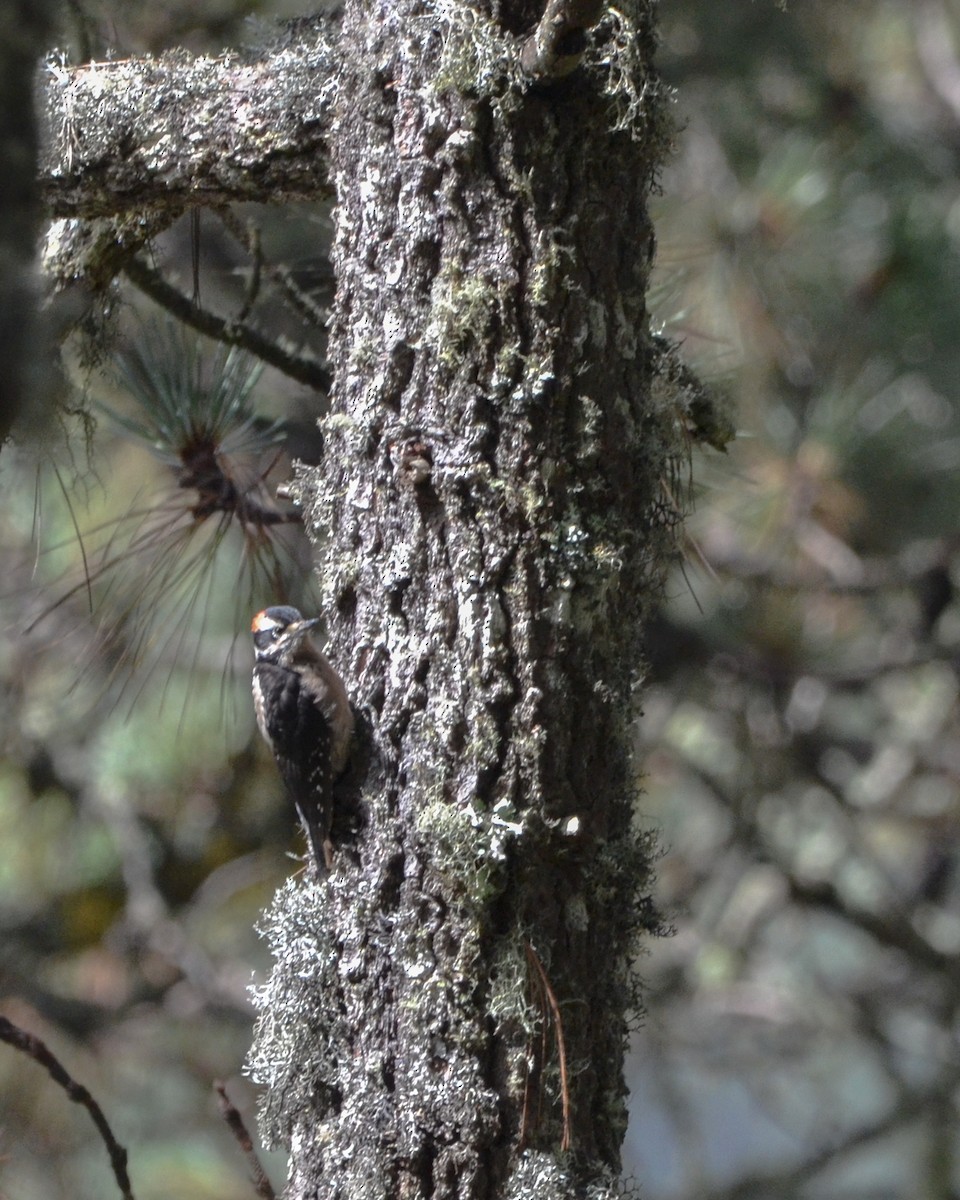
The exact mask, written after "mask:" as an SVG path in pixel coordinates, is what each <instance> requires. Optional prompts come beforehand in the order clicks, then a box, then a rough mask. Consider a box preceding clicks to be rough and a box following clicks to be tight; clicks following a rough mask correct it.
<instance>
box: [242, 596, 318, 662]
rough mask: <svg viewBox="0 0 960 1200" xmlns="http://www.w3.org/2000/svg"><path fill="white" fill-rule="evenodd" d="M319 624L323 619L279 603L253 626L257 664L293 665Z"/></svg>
mask: <svg viewBox="0 0 960 1200" xmlns="http://www.w3.org/2000/svg"><path fill="white" fill-rule="evenodd" d="M319 624H320V618H319V617H309V618H304V617H303V616H302V614H301V613H300V611H299V610H298V609H296V608H292V607H291V606H290V605H289V604H275V605H273V606H272V607H271V608H265V609H263V610H262V611H261V612H258V613H257V615H256V616H255V617H254V618H253V623H252V624H251V626H250V632H251V633H252V634H253V648H254V652H255V654H256V656H257V662H270V663H280V664H281V665H282V664H283V663H286V662H289V660H290V659H291V658H292V657H293V655H294V654H296V652H297V650H298V648H299V647H300V645H301V644H302V643H303V641H304V639H305V638H306V637H308V636H309V634H310V632H311V631H312V630H313V629H315V628H316V627H317V625H319Z"/></svg>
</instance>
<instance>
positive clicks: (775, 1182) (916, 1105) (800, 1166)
mask: <svg viewBox="0 0 960 1200" xmlns="http://www.w3.org/2000/svg"><path fill="white" fill-rule="evenodd" d="M958 1082H960V1073H957V1072H956V1071H953V1072H951V1073H950V1074H949V1075H948V1076H947V1077H945V1078H944V1079H942V1080H940V1081H939V1082H938V1083H937V1084H936V1086H934V1087H931V1088H925V1089H923V1090H920V1091H904V1093H903V1094H902V1095H901V1097H900V1100H899V1102H898V1103H897V1104H895V1105H894V1106H893V1107H892V1108H891V1109H890V1111H889V1112H887V1113H885V1114H884V1115H883V1116H882V1117H879V1118H878V1119H877V1120H876V1121H872V1122H870V1123H869V1124H866V1125H862V1126H861V1127H860V1128H859V1129H855V1130H854V1131H853V1132H852V1133H848V1134H846V1135H845V1136H843V1137H838V1138H836V1139H835V1140H833V1141H830V1142H827V1143H826V1144H825V1145H823V1146H821V1147H820V1148H819V1149H817V1150H814V1151H813V1153H812V1154H810V1155H809V1157H807V1158H805V1159H804V1160H803V1162H800V1163H797V1164H796V1165H795V1166H793V1167H788V1168H786V1169H784V1170H779V1171H770V1172H767V1173H764V1174H760V1173H757V1174H754V1175H745V1176H743V1177H742V1178H740V1179H738V1180H737V1181H736V1182H735V1183H733V1184H731V1185H730V1186H729V1187H720V1188H714V1189H713V1190H710V1191H706V1192H704V1194H703V1200H758V1198H759V1197H771V1196H793V1195H795V1194H796V1191H797V1189H798V1188H800V1187H802V1186H803V1185H804V1184H805V1183H807V1182H808V1181H809V1180H811V1179H813V1178H814V1177H815V1176H816V1175H817V1174H818V1173H819V1172H820V1171H823V1170H825V1169H827V1168H828V1167H831V1166H833V1164H834V1163H835V1162H836V1160H837V1159H839V1158H842V1157H843V1156H844V1155H847V1154H851V1153H853V1152H854V1151H856V1150H859V1149H860V1148H861V1147H863V1146H865V1145H868V1144H869V1143H870V1142H875V1141H877V1140H879V1139H880V1138H884V1137H888V1136H889V1135H890V1134H892V1133H893V1132H894V1131H896V1130H898V1129H900V1128H902V1127H903V1126H904V1125H906V1124H908V1123H909V1122H910V1121H913V1120H916V1118H917V1117H919V1116H921V1115H922V1114H923V1113H925V1112H926V1111H927V1110H928V1109H929V1107H930V1106H931V1105H937V1104H943V1103H944V1102H945V1101H946V1102H949V1101H950V1099H951V1096H952V1093H953V1090H954V1089H955V1088H956V1086H957V1084H958Z"/></svg>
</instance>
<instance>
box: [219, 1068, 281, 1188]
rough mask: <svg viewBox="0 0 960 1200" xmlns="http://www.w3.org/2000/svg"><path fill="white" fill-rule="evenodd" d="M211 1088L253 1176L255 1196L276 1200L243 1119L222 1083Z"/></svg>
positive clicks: (222, 1115)
mask: <svg viewBox="0 0 960 1200" xmlns="http://www.w3.org/2000/svg"><path fill="white" fill-rule="evenodd" d="M213 1086H214V1090H215V1091H216V1093H217V1096H218V1097H219V1099H218V1102H217V1104H218V1107H219V1109H220V1116H221V1117H223V1119H224V1121H226V1123H227V1128H228V1129H229V1130H230V1132H231V1133H232V1134H233V1136H234V1137H235V1138H236V1139H237V1142H238V1144H239V1146H240V1149H241V1150H242V1151H243V1153H244V1156H245V1157H246V1160H247V1163H248V1165H249V1167H250V1170H251V1172H252V1174H253V1184H254V1187H255V1188H256V1190H257V1195H258V1196H260V1197H261V1200H276V1193H275V1192H274V1190H273V1185H272V1184H271V1183H270V1180H269V1179H268V1178H267V1173H266V1171H264V1169H263V1166H262V1164H261V1162H260V1159H259V1158H257V1152H256V1151H255V1150H254V1148H253V1140H252V1139H251V1137H250V1134H249V1133H248V1132H247V1127H246V1125H245V1124H244V1121H243V1117H242V1116H241V1115H240V1112H239V1110H238V1109H237V1108H236V1107H235V1106H234V1104H233V1103H232V1102H231V1100H230V1097H229V1096H228V1095H227V1089H226V1086H225V1085H224V1084H222V1083H215V1084H214V1085H213Z"/></svg>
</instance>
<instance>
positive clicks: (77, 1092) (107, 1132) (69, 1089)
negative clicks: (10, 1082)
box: [0, 1016, 133, 1200]
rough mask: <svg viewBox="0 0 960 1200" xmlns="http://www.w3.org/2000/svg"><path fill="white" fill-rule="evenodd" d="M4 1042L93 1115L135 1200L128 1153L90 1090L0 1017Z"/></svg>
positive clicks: (127, 1198)
mask: <svg viewBox="0 0 960 1200" xmlns="http://www.w3.org/2000/svg"><path fill="white" fill-rule="evenodd" d="M0 1041H3V1042H6V1043H7V1044H8V1045H9V1046H13V1047H14V1049H15V1050H20V1051H21V1052H22V1053H23V1054H26V1055H28V1057H30V1058H32V1059H33V1060H34V1062H37V1063H39V1064H40V1066H41V1067H43V1068H44V1069H45V1070H46V1071H47V1073H48V1074H49V1076H50V1078H51V1079H52V1080H53V1081H54V1083H56V1084H59V1086H60V1087H62V1088H63V1090H64V1091H65V1092H66V1093H67V1097H68V1098H69V1099H70V1100H72V1101H73V1102H74V1104H82V1105H83V1107H84V1108H85V1109H86V1110H87V1112H88V1113H89V1114H90V1117H91V1119H92V1121H93V1123H94V1125H96V1127H97V1129H98V1131H99V1133H100V1136H101V1138H102V1139H103V1144H104V1145H105V1146H106V1148H107V1153H108V1154H109V1156H110V1166H111V1167H112V1168H113V1177H114V1179H116V1181H117V1187H118V1188H119V1189H120V1193H121V1195H122V1196H123V1198H124V1200H133V1191H132V1190H131V1187H130V1176H129V1175H128V1174H127V1152H126V1150H125V1149H124V1148H123V1146H121V1145H120V1143H119V1142H118V1141H117V1139H116V1138H115V1137H114V1136H113V1131H112V1130H111V1128H110V1126H109V1124H108V1123H107V1118H106V1117H105V1116H104V1115H103V1109H101V1107H100V1105H99V1104H98V1103H97V1102H96V1100H94V1098H93V1097H92V1096H91V1095H90V1093H89V1092H88V1091H87V1089H86V1088H85V1087H84V1086H83V1085H82V1084H80V1083H77V1081H76V1080H75V1079H74V1078H73V1077H72V1076H71V1075H70V1073H69V1072H68V1071H67V1070H66V1068H65V1067H64V1066H63V1064H62V1063H61V1062H60V1060H59V1059H58V1058H56V1057H55V1056H54V1055H53V1054H52V1053H51V1052H50V1050H48V1049H47V1047H46V1045H45V1044H44V1043H43V1042H42V1041H41V1040H40V1038H38V1037H36V1036H35V1035H34V1034H32V1033H27V1031H26V1030H25V1029H21V1028H20V1027H19V1025H14V1023H13V1022H12V1021H10V1020H8V1019H7V1018H6V1017H2V1016H0Z"/></svg>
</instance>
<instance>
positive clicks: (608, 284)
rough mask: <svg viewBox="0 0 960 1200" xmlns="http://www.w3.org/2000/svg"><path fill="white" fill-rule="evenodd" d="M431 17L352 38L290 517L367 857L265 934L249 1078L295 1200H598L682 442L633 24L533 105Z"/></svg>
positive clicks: (610, 1119)
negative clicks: (312, 423)
mask: <svg viewBox="0 0 960 1200" xmlns="http://www.w3.org/2000/svg"><path fill="white" fill-rule="evenodd" d="M450 7H451V6H449V5H446V6H445V7H444V10H443V11H444V13H447V14H448V15H449V10H450ZM433 11H435V10H432V9H425V8H424V6H423V5H422V4H421V3H419V0H417V2H415V0H400V2H398V3H393V2H391V3H387V2H386V0H384V2H382V3H366V4H361V3H359V2H357V3H348V4H347V6H346V9H345V12H344V16H343V21H342V28H341V41H340V44H339V48H338V49H339V55H340V63H339V86H338V89H337V94H338V101H337V104H336V105H335V109H334V118H333V123H332V127H331V133H330V145H331V153H332V166H331V179H332V182H333V186H334V189H335V192H336V195H337V209H336V240H335V249H334V254H335V268H336V272H337V279H338V289H337V299H336V306H335V311H334V313H333V317H332V322H331V329H330V358H331V366H332V369H333V377H334V381H335V382H334V388H333V393H332V397H331V402H332V411H331V415H330V417H329V418H328V419H327V420H326V422H325V425H324V433H325V455H324V461H323V463H322V464H321V465H320V467H319V468H317V469H315V470H313V469H311V470H306V469H305V470H303V472H302V473H301V475H300V477H299V481H298V485H297V486H298V489H299V495H300V497H301V500H302V502H303V504H304V508H305V515H306V520H307V524H308V527H309V528H310V529H311V530H312V531H313V534H314V536H315V537H316V538H317V541H318V545H319V546H320V547H321V550H320V562H319V575H320V579H321V585H322V588H323V594H324V599H325V611H326V614H327V617H328V624H329V627H330V633H331V654H332V656H333V657H334V658H335V660H336V661H337V662H338V664H339V666H340V667H341V668H342V670H343V672H344V674H345V677H346V678H347V681H348V686H349V690H350V692H351V695H352V697H353V699H354V700H355V702H356V704H357V706H358V709H359V711H360V712H361V714H362V716H363V724H364V728H365V730H366V733H365V736H364V747H363V771H362V772H361V778H360V780H359V782H358V784H357V787H358V788H359V805H360V811H361V813H362V816H363V821H362V824H361V827H360V829H359V832H358V833H357V834H356V835H355V836H353V837H352V838H347V839H346V840H345V841H344V843H343V844H342V845H341V848H340V854H339V861H338V865H337V868H336V870H335V872H334V874H333V877H332V878H331V880H330V881H329V882H328V883H326V884H324V885H321V886H313V885H310V884H303V885H296V884H291V885H289V886H288V887H287V888H285V889H284V890H283V891H282V892H281V894H280V895H279V896H278V899H277V902H276V905H275V907H274V909H273V911H272V913H271V915H270V917H269V918H268V921H269V925H270V929H271V931H272V933H271V942H272V945H273V948H274V951H275V954H276V956H277V962H276V966H275V967H274V970H273V973H272V976H271V979H270V981H269V982H268V983H267V984H266V985H265V987H264V989H262V990H261V993H260V1006H261V1016H260V1022H259V1029H258V1037H257V1042H256V1046H255V1048H254V1050H253V1052H252V1056H251V1069H252V1071H253V1073H254V1075H255V1076H256V1077H257V1078H259V1079H261V1080H262V1081H263V1082H264V1083H266V1084H267V1085H268V1086H267V1090H266V1093H265V1099H264V1106H263V1118H264V1129H265V1131H266V1133H267V1135H268V1136H269V1137H270V1138H271V1139H272V1140H274V1141H277V1140H279V1141H284V1142H286V1143H287V1144H289V1145H290V1147H291V1150H292V1155H291V1182H290V1194H291V1195H297V1196H299V1195H308V1194H309V1195H321V1196H327V1195H329V1196H334V1195H343V1196H347V1195H363V1196H364V1197H369V1198H370V1200H376V1198H377V1197H380V1196H382V1197H384V1198H386V1197H395V1196H424V1197H451V1198H452V1197H479V1196H490V1195H497V1194H500V1195H510V1196H516V1197H521V1196H527V1195H531V1196H532V1195H534V1194H536V1195H550V1196H567V1195H570V1196H572V1195H588V1194H590V1195H597V1196H599V1195H606V1194H612V1192H613V1191H614V1190H615V1189H614V1188H613V1185H612V1184H611V1183H610V1180H611V1179H612V1178H614V1177H615V1173H616V1170H617V1167H618V1164H619V1148H620V1142H621V1140H622V1135H623V1130H624V1125H625V1108H624V1086H623V1079H622V1057H623V1048H624V1040H625V1035H626V1029H627V1013H628V1011H629V1010H630V1008H631V1006H634V1005H635V1004H636V1000H637V996H636V988H635V979H634V977H633V976H632V973H631V967H630V956H631V952H632V950H633V949H634V948H635V942H636V937H637V934H638V933H639V932H641V931H644V930H651V929H654V928H656V926H657V918H656V915H655V913H654V912H653V909H652V906H651V904H650V902H649V875H650V870H651V860H652V858H653V855H654V847H653V843H652V839H651V838H649V837H648V836H645V835H643V834H642V833H638V831H637V828H636V825H635V820H634V808H635V800H636V793H637V783H636V778H635V772H634V767H633V765H632V763H631V761H630V753H629V749H630V745H629V744H630V737H629V732H630V724H631V721H632V720H633V718H634V715H635V710H634V701H635V685H636V683H637V676H638V670H639V667H638V664H639V663H640V662H641V658H642V653H641V651H642V643H641V639H642V622H643V618H644V615H645V614H646V612H648V611H649V608H650V606H651V604H652V603H653V602H654V601H655V599H656V596H657V593H658V589H659V586H660V581H661V579H662V575H663V571H664V567H665V564H666V562H667V560H668V558H669V556H670V554H671V553H672V547H673V538H674V526H675V525H676V523H677V520H678V519H679V513H678V512H677V503H676V497H675V495H674V492H673V489H671V488H670V487H669V486H667V481H669V480H672V479H673V478H674V476H675V474H676V469H677V468H676V464H677V462H678V460H679V459H680V458H681V457H682V455H683V452H684V446H685V438H686V429H685V425H684V419H683V414H682V413H681V412H678V407H677V404H676V396H675V395H674V393H672V392H671V391H670V390H669V389H667V390H666V391H665V390H664V389H658V390H657V391H655V390H654V389H653V388H652V387H651V381H652V374H653V371H654V369H655V367H656V365H657V363H658V361H659V359H660V357H661V351H660V349H659V348H658V346H657V344H656V343H655V341H654V339H653V338H652V336H651V334H650V331H649V327H648V320H647V313H646V308H645V300H644V297H645V291H646V286H647V280H648V274H649V269H650V263H651V260H652V255H653V244H654V240H653V232H652V228H651V225H650V220H649V217H648V214H647V209H646V198H647V195H648V192H649V190H650V188H651V186H652V184H653V181H654V177H655V171H656V168H657V164H658V162H659V161H660V158H661V156H662V154H663V151H664V147H665V144H666V141H667V133H666V127H665V124H664V120H663V110H662V98H661V95H660V92H659V89H658V87H657V83H656V77H655V74H654V72H653V68H652V65H651V55H652V50H653V33H652V17H651V12H650V9H649V7H648V6H647V5H646V4H641V5H640V6H639V7H638V9H637V11H636V12H635V13H634V14H633V16H632V19H631V21H630V23H629V29H630V35H629V37H627V36H626V35H625V34H624V28H625V22H626V17H623V16H618V17H611V18H609V19H607V20H606V21H605V22H603V23H601V25H600V26H599V27H598V28H597V29H596V30H594V31H593V33H592V35H591V37H592V39H593V40H592V42H591V46H590V47H589V48H588V52H586V53H585V54H584V57H583V63H582V65H581V67H580V68H579V69H578V70H577V71H576V72H575V73H574V74H573V75H571V76H570V77H569V78H567V79H566V80H564V81H563V82H560V83H558V84H554V85H551V86H549V87H537V86H530V85H529V84H528V83H520V82H517V79H518V78H519V72H518V73H517V77H516V78H515V77H514V76H513V74H512V73H511V72H510V71H509V70H505V71H504V72H503V73H502V74H501V75H499V76H498V75H497V72H496V71H495V70H492V69H491V67H490V63H491V61H495V59H494V60H492V59H491V56H490V54H487V53H480V52H479V51H477V52H476V53H467V52H466V50H465V49H464V48H463V46H460V47H459V48H457V47H454V48H453V49H454V50H456V55H457V58H456V64H455V66H456V69H454V66H452V65H451V64H452V62H453V58H452V54H453V50H452V49H451V45H450V41H449V38H450V37H451V36H453V35H452V34H451V33H450V24H449V21H446V22H445V21H444V20H442V19H440V18H439V17H438V19H437V20H436V22H435V23H434V24H431V22H430V20H429V13H430V12H433ZM464 12H465V13H467V12H469V10H464ZM473 17H474V18H475V22H474V23H475V25H476V27H477V28H478V29H479V30H480V31H481V33H482V36H483V37H484V38H486V39H487V44H488V45H495V46H496V48H497V53H498V54H499V53H501V52H502V47H503V45H505V44H506V45H512V46H513V50H514V53H515V54H518V53H519V47H520V45H521V44H522V38H520V37H519V36H516V37H512V39H511V35H509V30H508V29H507V23H505V22H502V21H501V24H502V25H503V27H504V28H505V29H507V32H504V34H503V36H502V38H498V39H493V40H492V41H491V39H490V28H491V22H495V21H496V19H497V13H496V12H494V11H492V10H491V11H490V12H485V13H480V12H477V13H474V14H473ZM500 17H501V18H502V17H503V13H500ZM470 24H471V23H470V22H467V21H466V20H465V19H464V20H461V21H460V23H459V25H458V26H457V29H456V36H457V37H459V38H463V37H464V36H466V35H465V34H464V30H465V29H469V27H470ZM445 31H446V32H445ZM445 36H446V39H447V40H445ZM481 62H482V63H483V64H484V68H483V70H482V71H481V70H479V69H476V70H473V69H472V68H471V64H477V63H481ZM628 94H629V96H630V97H631V98H632V107H631V105H629V104H627V103H626V97H627V96H628ZM531 953H532V954H533V955H534V956H535V958H534V959H533V960H532V959H531V958H530V954H531ZM531 961H536V962H539V964H540V966H541V967H542V969H543V972H544V974H545V976H546V978H547V979H548V981H549V986H550V989H551V990H552V993H553V995H554V997H555V999H556V1002H557V1005H558V1008H559V1011H560V1013H561V1014H562V1023H563V1043H564V1051H565V1056H566V1059H567V1065H568V1070H567V1084H566V1091H567V1093H568V1095H567V1101H568V1107H569V1111H568V1112H567V1113H566V1114H565V1111H564V1104H563V1102H562V1097H561V1094H560V1093H561V1090H562V1089H561V1086H560V1074H559V1061H558V1060H559V1041H558V1038H557V1034H556V1031H555V1030H554V1032H553V1033H551V1034H550V1037H548V1038H547V1039H546V1040H545V1041H544V1043H543V1044H544V1045H546V1046H547V1051H546V1053H541V1051H540V1049H539V1047H540V1045H541V1033H542V1029H543V1027H544V1025H545V1023H547V1024H548V1023H549V1019H550V1018H549V1013H548V1011H547V1005H546V1003H545V1001H544V993H543V992H542V991H541V992H539V993H538V992H537V990H536V987H535V984H534V980H533V979H532V974H531V969H530V963H531ZM551 1039H552V1040H551ZM539 1093H542V1096H543V1103H542V1105H541V1104H540V1103H539V1101H538V1098H537V1097H538V1095H539ZM531 1097H533V1099H532V1100H531ZM538 1108H539V1109H540V1110H541V1112H540V1116H539V1119H537V1118H535V1116H534V1113H535V1112H536V1110H537V1109H538ZM567 1134H569V1135H570V1136H571V1138H572V1147H571V1148H570V1150H561V1146H562V1145H563V1143H564V1139H565V1137H566V1136H567ZM537 1179H540V1180H543V1181H545V1182H544V1183H543V1186H541V1185H540V1184H536V1185H535V1184H534V1180H537Z"/></svg>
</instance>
